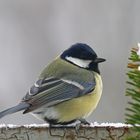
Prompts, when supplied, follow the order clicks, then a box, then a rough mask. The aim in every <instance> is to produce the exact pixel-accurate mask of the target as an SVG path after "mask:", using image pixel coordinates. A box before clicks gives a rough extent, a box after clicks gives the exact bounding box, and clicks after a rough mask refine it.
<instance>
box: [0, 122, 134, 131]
mask: <svg viewBox="0 0 140 140" xmlns="http://www.w3.org/2000/svg"><path fill="white" fill-rule="evenodd" d="M48 126H49V124H46V123H45V124H29V125H28V124H26V125H13V124H7V125H6V124H0V129H1V128H19V127H25V128H45V127H48ZM71 126H75V125H71ZM58 127H59V126H58ZM90 127H115V128H120V127H132V125H130V124H124V123H108V122H106V123H98V122H94V123H91V124H90Z"/></svg>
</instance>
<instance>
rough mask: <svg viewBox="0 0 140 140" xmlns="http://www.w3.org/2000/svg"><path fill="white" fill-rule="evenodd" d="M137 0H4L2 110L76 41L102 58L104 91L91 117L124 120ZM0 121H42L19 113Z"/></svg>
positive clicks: (139, 31) (0, 2)
mask: <svg viewBox="0 0 140 140" xmlns="http://www.w3.org/2000/svg"><path fill="white" fill-rule="evenodd" d="M139 5H140V1H139V0H105V1H104V0H59V1H56V0H20V1H19V0H12V1H11V0H0V110H3V109H5V108H7V107H10V106H13V105H15V104H16V103H18V102H19V101H20V99H21V98H22V97H23V96H24V95H25V93H26V91H27V90H28V89H29V87H30V86H31V85H32V84H33V83H34V81H35V80H36V77H37V76H38V75H39V73H40V71H41V70H42V69H43V67H44V66H45V65H47V64H48V63H49V62H50V61H52V60H53V59H54V58H55V57H56V56H57V55H59V54H60V53H61V52H62V51H63V50H65V49H66V48H68V47H69V46H70V45H71V44H73V43H76V42H84V43H87V44H89V45H90V46H92V48H93V49H94V50H95V51H96V52H97V54H98V55H99V56H100V57H104V58H106V59H107V61H106V63H102V65H100V70H101V74H102V77H103V83H104V90H103V95H102V98H101V100H100V103H99V105H98V107H97V109H96V111H95V112H94V113H93V114H92V115H91V116H90V117H89V118H88V120H90V121H98V122H123V121H124V111H125V107H126V102H127V100H126V97H125V96H124V95H125V88H126V84H125V80H126V76H125V73H126V70H127V69H126V65H127V58H128V56H129V52H130V48H131V47H133V46H135V45H136V44H137V42H138V41H139V40H140V39H139V37H140V27H139V26H140V16H139V13H140V8H139ZM0 123H13V124H27V123H28V124H29V123H43V121H40V120H37V119H36V118H34V117H33V116H31V115H30V114H27V115H22V113H21V112H20V113H16V114H14V115H10V116H7V117H5V118H3V119H1V120H0Z"/></svg>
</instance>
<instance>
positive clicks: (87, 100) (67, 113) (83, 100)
mask: <svg viewBox="0 0 140 140" xmlns="http://www.w3.org/2000/svg"><path fill="white" fill-rule="evenodd" d="M95 80H96V87H95V89H94V90H93V91H92V92H91V93H89V94H88V95H85V96H82V97H79V98H75V99H72V100H69V101H66V102H63V103H61V104H58V105H56V107H55V109H56V110H57V111H58V113H59V117H60V118H59V122H67V121H71V120H74V119H78V118H86V117H88V116H89V115H90V114H91V113H92V112H93V110H94V109H95V108H96V106H97V104H98V102H99V100H100V97H101V94H102V80H101V76H100V75H99V74H97V73H95Z"/></svg>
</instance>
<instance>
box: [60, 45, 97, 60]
mask: <svg viewBox="0 0 140 140" xmlns="http://www.w3.org/2000/svg"><path fill="white" fill-rule="evenodd" d="M69 56H70V57H74V58H79V59H83V60H93V59H96V58H97V54H96V53H95V52H94V51H93V49H91V47H89V46H88V45H87V44H83V43H76V44H74V45H72V46H71V47H70V48H69V49H67V50H65V51H64V52H63V54H62V55H61V58H63V59H65V58H66V57H69Z"/></svg>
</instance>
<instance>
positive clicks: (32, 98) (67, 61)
mask: <svg viewBox="0 0 140 140" xmlns="http://www.w3.org/2000/svg"><path fill="white" fill-rule="evenodd" d="M104 61H106V60H105V59H104V58H100V57H98V56H97V54H96V53H95V51H94V50H93V49H92V48H91V47H90V46H89V45H87V44H85V43H76V44H73V45H71V46H70V47H69V48H68V49H66V50H65V51H64V52H63V53H62V54H60V55H59V56H58V57H56V59H54V60H53V61H52V62H51V63H50V64H48V66H46V67H45V68H44V69H43V71H42V72H41V73H40V75H39V76H38V78H37V80H36V82H35V83H34V84H33V85H32V86H31V88H30V89H29V90H28V92H27V93H26V95H25V96H24V97H23V98H22V99H21V100H20V102H19V103H18V104H17V105H16V106H14V107H11V108H9V109H6V110H4V111H2V112H0V119H1V118H2V117H4V116H6V115H9V114H13V113H16V112H18V111H23V114H26V113H31V114H32V115H33V116H35V117H37V118H38V119H41V120H44V121H45V122H47V123H49V124H50V125H68V124H72V123H74V122H76V121H80V122H81V123H84V124H87V123H88V122H87V121H86V118H87V117H88V116H89V115H90V114H91V113H92V112H93V111H94V110H95V109H96V107H97V104H98V102H99V100H100V97H101V95H102V89H103V84H102V78H101V75H100V70H99V63H101V62H104Z"/></svg>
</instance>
